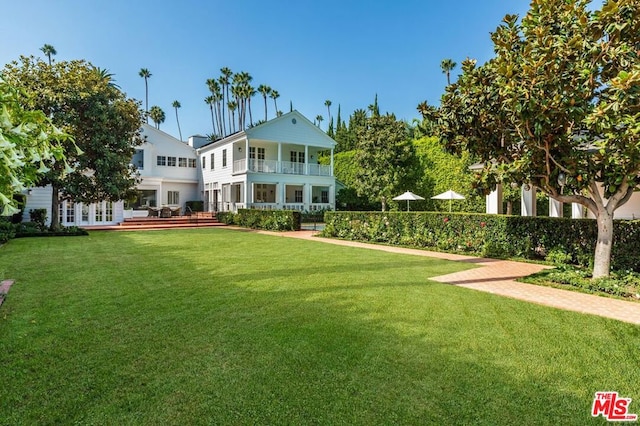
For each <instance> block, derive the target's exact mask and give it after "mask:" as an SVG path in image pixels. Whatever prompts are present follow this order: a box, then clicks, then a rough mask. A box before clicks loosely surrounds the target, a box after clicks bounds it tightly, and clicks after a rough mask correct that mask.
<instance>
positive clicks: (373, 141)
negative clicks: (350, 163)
mask: <svg viewBox="0 0 640 426" xmlns="http://www.w3.org/2000/svg"><path fill="white" fill-rule="evenodd" d="M356 162H357V164H358V170H357V172H356V177H355V182H354V186H355V189H356V190H357V192H358V195H359V196H366V197H369V199H370V200H371V201H374V200H375V201H379V202H380V203H381V204H382V211H385V210H386V208H387V204H388V203H389V201H390V200H391V198H393V197H394V196H396V195H399V194H401V193H402V192H404V191H406V190H408V189H409V187H411V186H413V185H415V182H416V180H417V178H418V176H417V172H418V170H419V169H418V167H416V166H417V163H416V156H415V152H414V148H413V144H412V143H411V141H410V140H409V137H408V135H407V129H406V126H405V124H404V123H403V122H402V121H398V120H396V118H395V116H394V115H393V114H387V115H384V116H373V117H370V118H369V119H367V121H366V124H365V126H363V127H362V128H360V129H359V131H358V143H357V147H356Z"/></svg>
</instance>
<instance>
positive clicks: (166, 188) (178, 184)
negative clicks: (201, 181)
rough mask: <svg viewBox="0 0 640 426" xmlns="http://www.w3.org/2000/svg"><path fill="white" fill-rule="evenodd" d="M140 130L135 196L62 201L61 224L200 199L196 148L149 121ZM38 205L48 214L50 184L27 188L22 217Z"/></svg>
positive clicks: (113, 218) (115, 218) (98, 221)
mask: <svg viewBox="0 0 640 426" xmlns="http://www.w3.org/2000/svg"><path fill="white" fill-rule="evenodd" d="M140 134H141V136H142V137H143V139H144V143H143V144H142V145H140V146H139V147H137V148H136V154H135V155H134V156H133V159H132V163H133V164H135V166H136V167H137V168H138V173H139V174H140V178H141V181H140V183H139V184H138V185H137V189H138V197H137V199H136V200H135V201H133V202H131V203H125V202H124V201H116V202H110V201H101V202H98V203H90V204H87V203H74V202H72V201H63V202H61V203H60V211H59V214H60V223H61V224H62V225H65V226H71V225H76V226H90V225H111V224H117V223H120V222H122V221H123V220H124V219H125V218H127V217H132V216H147V214H148V210H147V208H148V207H161V206H169V207H172V208H177V207H181V208H182V209H184V204H185V202H186V201H192V200H200V195H199V193H198V170H197V159H196V151H195V149H194V148H192V147H191V146H189V145H188V144H186V143H184V142H180V141H179V140H178V139H176V138H174V137H173V136H170V135H168V134H166V133H164V132H162V131H160V130H158V129H156V128H154V127H152V126H150V125H148V124H143V125H142V128H141V133H140ZM125 204H127V205H125ZM38 208H44V209H47V218H48V219H50V218H51V187H50V186H46V187H42V188H32V189H30V190H29V191H28V195H27V203H26V207H25V209H24V220H25V221H28V220H29V210H31V209H38ZM183 211H184V210H183Z"/></svg>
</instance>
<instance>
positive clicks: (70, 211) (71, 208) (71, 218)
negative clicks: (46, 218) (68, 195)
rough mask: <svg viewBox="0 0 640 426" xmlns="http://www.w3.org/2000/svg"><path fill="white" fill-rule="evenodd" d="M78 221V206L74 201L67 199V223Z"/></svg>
mask: <svg viewBox="0 0 640 426" xmlns="http://www.w3.org/2000/svg"><path fill="white" fill-rule="evenodd" d="M75 221H76V206H75V204H73V201H67V219H66V222H67V223H73V222H75Z"/></svg>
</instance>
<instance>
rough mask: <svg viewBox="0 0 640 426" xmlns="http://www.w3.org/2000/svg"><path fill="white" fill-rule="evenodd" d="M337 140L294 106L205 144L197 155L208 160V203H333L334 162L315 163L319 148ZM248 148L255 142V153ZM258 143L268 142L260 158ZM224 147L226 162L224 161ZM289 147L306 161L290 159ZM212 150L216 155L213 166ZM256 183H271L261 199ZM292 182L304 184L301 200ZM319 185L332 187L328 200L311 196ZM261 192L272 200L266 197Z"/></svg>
mask: <svg viewBox="0 0 640 426" xmlns="http://www.w3.org/2000/svg"><path fill="white" fill-rule="evenodd" d="M293 121H295V123H294V122H293ZM334 145H335V142H334V141H333V140H332V139H331V138H329V137H328V136H327V135H326V134H325V133H324V132H322V131H321V130H320V129H318V128H317V126H314V125H313V124H311V123H310V122H309V121H308V120H307V119H306V118H304V117H302V116H301V115H300V114H299V113H297V112H293V113H289V114H285V115H284V116H281V117H279V118H277V119H274V120H271V121H269V122H267V123H264V124H262V125H259V126H256V127H253V128H251V129H248V130H247V131H246V132H240V133H238V134H235V135H232V136H230V137H228V138H226V139H223V140H221V141H217V142H215V143H213V144H209V145H206V146H203V147H202V148H200V149H199V150H198V156H199V164H200V165H201V166H202V165H203V164H204V168H202V170H201V182H202V186H201V191H202V199H203V200H204V201H205V204H206V206H207V207H206V208H207V209H208V210H237V209H238V208H258V209H283V208H286V209H296V210H320V209H334V208H335V193H336V190H335V186H336V182H335V178H334V177H333V170H332V168H331V166H323V167H320V166H319V165H318V163H317V161H318V152H319V151H326V150H330V149H333V147H334ZM250 148H255V152H256V156H255V158H253V159H251V158H249V159H248V157H249V155H248V154H249V152H250ZM258 148H264V161H263V160H262V159H259V158H258ZM224 150H226V152H227V163H226V166H224V167H223V166H222V157H223V151H224ZM291 151H295V152H296V159H297V160H300V159H301V158H300V155H302V157H303V160H304V161H303V162H302V161H296V162H295V163H292V162H291V161H290V160H291V159H292V158H291ZM211 154H213V156H214V163H213V168H212V164H211ZM257 184H260V185H262V184H268V185H272V187H271V186H270V187H269V189H268V191H269V193H268V194H267V195H268V196H267V197H263V196H261V199H260V200H258V197H257V196H256V191H257V190H256V185H257ZM294 187H297V188H298V189H302V190H303V199H302V201H301V202H295V192H294V191H295V189H294ZM320 187H322V188H326V189H327V190H328V193H329V194H328V198H329V199H328V201H329V202H328V203H321V202H320V199H319V198H320V197H319V196H318V195H316V201H317V202H315V203H314V202H313V200H314V198H313V191H314V188H316V189H315V191H316V193H320V192H319V191H321V190H322V189H318V188H320ZM272 188H273V189H272ZM260 190H262V189H260ZM272 190H273V191H274V194H273V197H272V194H271V191H272ZM238 191H239V194H238ZM262 198H267V199H269V200H270V201H271V200H274V201H273V202H265V201H264V200H263V199H262ZM258 201H261V202H258Z"/></svg>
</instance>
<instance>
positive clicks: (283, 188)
mask: <svg viewBox="0 0 640 426" xmlns="http://www.w3.org/2000/svg"><path fill="white" fill-rule="evenodd" d="M279 185H280V204H281V207H282V206H284V205H285V204H286V203H287V185H285V183H284V182H282V183H281V184H279Z"/></svg>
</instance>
